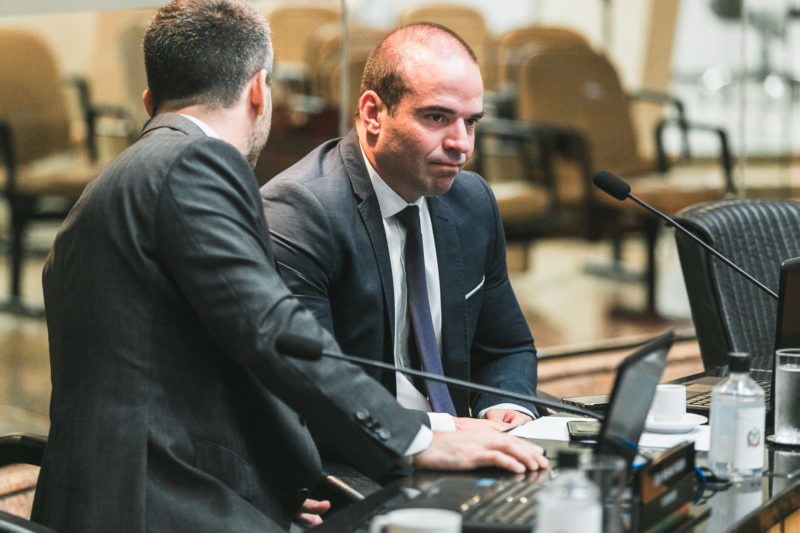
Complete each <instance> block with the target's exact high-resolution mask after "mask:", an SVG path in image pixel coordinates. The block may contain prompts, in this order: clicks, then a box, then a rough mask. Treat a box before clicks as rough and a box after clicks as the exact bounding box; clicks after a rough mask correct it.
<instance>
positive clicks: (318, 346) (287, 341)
mask: <svg viewBox="0 0 800 533" xmlns="http://www.w3.org/2000/svg"><path fill="white" fill-rule="evenodd" d="M275 348H276V349H277V350H278V351H279V352H281V353H282V354H284V355H288V356H290V357H296V358H298V359H305V360H308V361H316V360H317V359H319V358H320V357H322V343H321V342H320V341H318V340H317V339H311V338H308V337H304V336H303V335H298V334H296V333H281V334H280V335H278V338H277V339H275Z"/></svg>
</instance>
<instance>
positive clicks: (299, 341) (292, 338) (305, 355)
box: [275, 333, 603, 422]
mask: <svg viewBox="0 0 800 533" xmlns="http://www.w3.org/2000/svg"><path fill="white" fill-rule="evenodd" d="M275 348H276V349H277V350H278V351H279V352H281V353H282V354H284V355H288V356H290V357H296V358H297V359H305V360H307V361H317V360H319V359H321V358H322V357H323V356H324V357H330V358H331V359H339V360H341V361H348V362H350V363H355V364H357V365H365V366H371V367H375V368H381V369H383V370H391V371H392V372H401V373H403V374H407V375H409V376H416V377H419V378H423V379H430V380H431V381H438V382H441V383H446V384H448V385H453V386H454V387H459V388H462V389H467V390H472V391H478V392H486V393H490V394H496V395H498V396H505V397H506V398H511V399H514V400H521V401H524V402H530V403H532V404H535V405H538V406H541V407H550V408H552V409H557V410H559V411H565V412H568V413H575V414H578V415H581V416H589V417H592V418H596V419H597V420H600V421H601V422H602V420H603V417H602V416H601V415H599V414H598V413H595V412H594V411H590V410H588V409H582V408H580V407H575V406H572V405H564V404H561V403H558V402H554V401H550V400H545V399H543V398H538V397H536V396H531V395H528V394H520V393H516V392H510V391H505V390H503V389H498V388H495V387H489V386H486V385H478V384H477V383H471V382H469V381H464V380H461V379H456V378H448V377H445V376H439V375H437V374H431V373H429V372H423V371H421V370H414V369H411V368H399V367H397V366H394V365H390V364H388V363H384V362H381V361H372V360H371V359H366V358H364V357H357V356H355V355H346V354H343V353H336V352H329V351H327V350H323V349H322V343H321V342H320V341H318V340H316V339H311V338H309V337H305V336H303V335H297V334H294V333H281V334H280V335H278V338H277V339H275Z"/></svg>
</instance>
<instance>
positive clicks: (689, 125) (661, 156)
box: [655, 118, 736, 194]
mask: <svg viewBox="0 0 800 533" xmlns="http://www.w3.org/2000/svg"><path fill="white" fill-rule="evenodd" d="M676 122H677V119H670V118H664V119H662V120H661V121H660V122H659V123H658V124H657V125H656V129H655V138H656V161H657V165H658V170H659V171H660V172H666V171H667V170H668V169H669V162H668V161H667V155H666V151H665V149H664V139H663V136H664V131H665V130H666V128H667V127H668V126H670V125H673V124H675V123H676ZM678 127H680V128H681V129H685V131H686V132H687V134H688V132H689V131H691V130H697V131H706V132H709V133H712V134H714V135H716V137H717V138H718V139H719V164H720V168H721V169H722V173H723V176H724V179H725V190H726V192H728V193H730V194H734V193H736V186H735V185H734V183H733V160H732V159H733V158H732V156H731V151H730V144H729V143H728V134H727V133H726V132H725V130H724V129H723V128H721V127H720V126H714V125H711V124H700V123H697V122H686V121H684V122H683V123H680V124H678Z"/></svg>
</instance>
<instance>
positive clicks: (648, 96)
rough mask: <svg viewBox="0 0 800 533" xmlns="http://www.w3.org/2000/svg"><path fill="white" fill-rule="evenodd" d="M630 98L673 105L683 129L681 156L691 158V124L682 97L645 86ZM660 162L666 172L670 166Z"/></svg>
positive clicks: (662, 169)
mask: <svg viewBox="0 0 800 533" xmlns="http://www.w3.org/2000/svg"><path fill="white" fill-rule="evenodd" d="M628 99H630V100H641V101H647V102H654V103H657V104H666V105H668V106H671V107H672V108H673V109H674V113H675V118H674V119H673V120H674V121H675V122H676V124H677V125H678V128H679V129H680V130H681V157H683V158H684V159H686V160H689V159H691V157H692V155H691V152H690V150H689V126H688V122H687V120H686V106H684V105H683V101H682V100H681V99H680V98H678V97H677V96H675V95H673V94H670V93H668V92H665V91H660V90H658V89H650V88H644V89H639V90H638V91H636V92H633V93H630V94H628ZM656 127H658V126H656ZM659 142H660V138H658V137H657V139H656V144H657V146H658V143H659ZM658 163H659V167H658V170H659V171H660V172H666V171H667V168H668V167H664V168H662V167H661V161H660V160H659V161H658Z"/></svg>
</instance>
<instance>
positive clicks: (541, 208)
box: [491, 181, 552, 227]
mask: <svg viewBox="0 0 800 533" xmlns="http://www.w3.org/2000/svg"><path fill="white" fill-rule="evenodd" d="M491 187H492V191H493V192H494V195H495V198H496V199H497V207H498V209H499V210H500V217H501V218H502V220H503V225H504V226H505V227H513V226H520V225H523V224H527V223H533V222H537V221H539V220H541V219H542V217H544V216H546V215H547V214H548V212H549V211H550V208H551V207H552V202H551V199H550V196H549V195H548V193H547V190H546V189H545V188H544V187H540V186H537V185H534V184H531V183H528V182H524V181H506V182H501V183H492V184H491Z"/></svg>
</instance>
